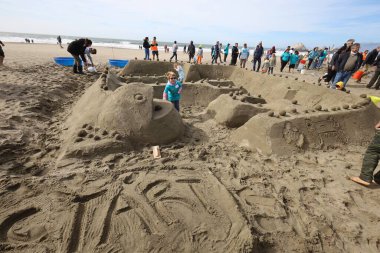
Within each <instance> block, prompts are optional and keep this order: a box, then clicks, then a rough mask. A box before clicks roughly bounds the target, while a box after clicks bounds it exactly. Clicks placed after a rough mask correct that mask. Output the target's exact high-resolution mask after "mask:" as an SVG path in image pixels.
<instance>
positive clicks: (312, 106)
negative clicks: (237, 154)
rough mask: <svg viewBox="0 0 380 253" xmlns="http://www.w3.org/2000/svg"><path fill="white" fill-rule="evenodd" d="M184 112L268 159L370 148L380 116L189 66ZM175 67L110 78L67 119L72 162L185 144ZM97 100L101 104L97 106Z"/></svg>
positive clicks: (342, 98) (304, 88) (323, 94)
mask: <svg viewBox="0 0 380 253" xmlns="http://www.w3.org/2000/svg"><path fill="white" fill-rule="evenodd" d="M183 67H184V70H185V73H187V75H186V77H185V80H184V86H183V97H182V99H181V104H182V106H194V105H197V106H202V107H205V108H206V107H207V109H206V113H207V115H208V116H209V117H211V118H213V119H214V120H215V121H217V122H218V123H219V124H222V125H225V126H227V127H229V128H231V140H233V141H234V142H235V143H236V144H238V145H240V146H244V147H246V148H249V149H252V150H257V151H259V152H262V153H265V154H271V153H276V154H286V153H289V152H297V151H301V150H307V149H327V148H334V147H337V146H339V145H347V144H355V145H366V144H367V143H368V142H369V141H370V136H371V133H373V127H372V125H373V124H374V121H375V120H376V118H378V116H379V115H378V114H379V112H378V110H376V108H375V106H374V105H372V104H371V103H370V101H369V99H368V98H366V96H365V95H362V96H361V97H358V96H355V95H352V94H349V93H344V92H341V91H336V90H331V89H326V88H325V87H324V86H321V85H320V84H319V85H312V84H308V83H305V82H304V80H298V78H295V79H291V78H289V77H288V76H287V75H285V74H281V75H277V76H267V75H262V74H258V73H254V72H252V71H249V70H247V69H242V68H237V67H232V66H213V65H191V64H184V66H183ZM169 70H172V64H170V63H168V62H149V61H138V60H135V61H131V62H130V63H129V64H128V65H127V66H126V67H125V68H124V69H123V70H122V71H120V73H119V74H118V76H116V75H113V74H111V73H108V72H107V73H104V74H103V75H102V76H101V77H100V78H99V80H98V81H97V82H96V83H94V84H93V85H92V86H91V87H90V88H89V89H88V90H87V91H86V93H85V94H84V95H83V96H82V98H81V99H80V100H79V101H78V103H77V104H76V106H75V107H74V108H73V113H72V115H71V116H70V117H69V118H68V120H67V125H68V130H67V132H66V135H69V136H71V137H70V138H64V139H65V140H69V142H68V143H66V146H65V147H66V148H65V149H64V155H65V156H68V157H70V156H83V155H84V156H86V155H92V154H104V153H110V152H115V151H117V150H132V149H134V148H135V147H136V146H139V145H141V144H152V145H153V144H165V143H170V142H172V141H175V140H176V139H178V138H180V137H181V135H182V134H183V132H184V125H183V123H182V120H181V117H180V115H179V114H178V113H177V112H176V111H175V110H174V108H173V106H172V105H171V103H169V102H167V101H164V100H162V99H161V98H162V93H163V90H164V87H165V84H166V82H167V80H166V78H165V73H166V72H167V71H169ZM94 98H96V99H94Z"/></svg>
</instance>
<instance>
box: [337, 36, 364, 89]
mask: <svg viewBox="0 0 380 253" xmlns="http://www.w3.org/2000/svg"><path fill="white" fill-rule="evenodd" d="M359 49H360V44H359V43H355V44H353V45H352V46H351V51H350V52H345V53H342V54H340V56H339V59H338V60H337V62H336V64H335V69H336V70H337V73H336V76H335V79H334V82H333V84H332V85H331V86H330V87H331V88H333V89H335V87H336V83H337V82H340V81H342V82H343V90H345V88H346V85H347V82H348V80H349V79H350V77H351V76H352V74H353V73H355V72H356V71H357V70H358V69H359V68H360V66H361V64H362V55H361V54H360V53H359Z"/></svg>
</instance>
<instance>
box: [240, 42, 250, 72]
mask: <svg viewBox="0 0 380 253" xmlns="http://www.w3.org/2000/svg"><path fill="white" fill-rule="evenodd" d="M239 58H240V68H245V64H246V63H247V61H248V58H249V49H248V47H247V43H244V45H243V48H242V49H241V50H240V55H239Z"/></svg>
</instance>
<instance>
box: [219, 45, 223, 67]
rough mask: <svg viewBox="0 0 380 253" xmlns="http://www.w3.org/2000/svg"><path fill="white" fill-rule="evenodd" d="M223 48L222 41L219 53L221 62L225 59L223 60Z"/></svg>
mask: <svg viewBox="0 0 380 253" xmlns="http://www.w3.org/2000/svg"><path fill="white" fill-rule="evenodd" d="M222 48H223V45H222V43H220V44H219V55H218V57H219V61H220V63H223V61H222Z"/></svg>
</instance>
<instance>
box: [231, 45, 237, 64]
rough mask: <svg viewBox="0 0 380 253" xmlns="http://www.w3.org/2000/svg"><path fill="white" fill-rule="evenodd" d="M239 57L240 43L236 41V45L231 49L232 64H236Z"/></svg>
mask: <svg viewBox="0 0 380 253" xmlns="http://www.w3.org/2000/svg"><path fill="white" fill-rule="evenodd" d="M238 57H239V44H238V43H235V46H233V47H232V50H231V63H230V65H233V66H236V62H237V58H238Z"/></svg>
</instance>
